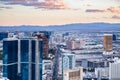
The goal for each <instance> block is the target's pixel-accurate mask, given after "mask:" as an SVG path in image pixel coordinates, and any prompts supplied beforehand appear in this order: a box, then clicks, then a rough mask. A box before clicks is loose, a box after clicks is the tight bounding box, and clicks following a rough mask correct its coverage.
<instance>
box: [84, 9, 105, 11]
mask: <svg viewBox="0 0 120 80" xmlns="http://www.w3.org/2000/svg"><path fill="white" fill-rule="evenodd" d="M86 12H106V11H105V10H99V9H87V10H86Z"/></svg>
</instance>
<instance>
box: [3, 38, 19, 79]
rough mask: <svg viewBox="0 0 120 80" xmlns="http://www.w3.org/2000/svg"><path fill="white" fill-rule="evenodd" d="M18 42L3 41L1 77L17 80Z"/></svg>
mask: <svg viewBox="0 0 120 80" xmlns="http://www.w3.org/2000/svg"><path fill="white" fill-rule="evenodd" d="M17 53H18V41H17V40H13V41H9V40H8V41H7V40H6V41H3V64H4V65H3V76H4V77H8V78H9V79H10V80H17V61H18V59H17Z"/></svg>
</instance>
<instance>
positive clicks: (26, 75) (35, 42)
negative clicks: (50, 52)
mask: <svg viewBox="0 0 120 80" xmlns="http://www.w3.org/2000/svg"><path fill="white" fill-rule="evenodd" d="M3 46H4V47H3V64H4V66H3V76H4V77H8V78H9V79H10V80H42V40H39V39H34V38H32V39H31V38H28V39H17V40H12V39H10V40H8V39H6V40H4V41H3ZM9 61H12V62H11V63H8V62H9ZM9 65H12V66H9ZM9 69H10V70H9ZM13 70H14V71H13Z"/></svg>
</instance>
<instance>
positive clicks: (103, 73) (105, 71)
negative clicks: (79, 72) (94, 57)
mask: <svg viewBox="0 0 120 80" xmlns="http://www.w3.org/2000/svg"><path fill="white" fill-rule="evenodd" d="M95 75H96V77H97V78H99V79H101V78H108V77H109V68H108V67H104V68H95Z"/></svg>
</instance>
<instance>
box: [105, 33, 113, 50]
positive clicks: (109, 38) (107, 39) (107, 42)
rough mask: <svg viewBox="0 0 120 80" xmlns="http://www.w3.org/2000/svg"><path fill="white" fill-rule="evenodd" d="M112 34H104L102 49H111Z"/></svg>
mask: <svg viewBox="0 0 120 80" xmlns="http://www.w3.org/2000/svg"><path fill="white" fill-rule="evenodd" d="M112 36H113V35H112V34H104V50H105V51H112V40H113V38H112Z"/></svg>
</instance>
